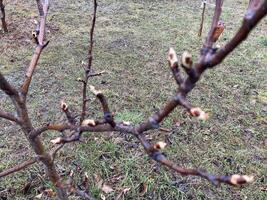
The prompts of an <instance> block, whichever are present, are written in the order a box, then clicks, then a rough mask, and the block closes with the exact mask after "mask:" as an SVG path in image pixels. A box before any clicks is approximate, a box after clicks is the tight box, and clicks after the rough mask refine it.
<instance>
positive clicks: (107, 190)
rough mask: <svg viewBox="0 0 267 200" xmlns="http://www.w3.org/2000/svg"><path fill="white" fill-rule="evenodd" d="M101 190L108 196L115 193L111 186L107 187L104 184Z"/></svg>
mask: <svg viewBox="0 0 267 200" xmlns="http://www.w3.org/2000/svg"><path fill="white" fill-rule="evenodd" d="M101 190H102V191H103V192H105V193H106V194H108V193H110V192H113V189H112V188H111V187H110V186H109V185H106V184H105V183H104V184H103V186H102V188H101Z"/></svg>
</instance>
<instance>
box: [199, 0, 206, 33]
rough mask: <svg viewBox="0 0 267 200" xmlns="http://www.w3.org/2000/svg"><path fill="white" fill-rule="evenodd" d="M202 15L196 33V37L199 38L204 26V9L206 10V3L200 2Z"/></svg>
mask: <svg viewBox="0 0 267 200" xmlns="http://www.w3.org/2000/svg"><path fill="white" fill-rule="evenodd" d="M202 6H203V8H202V15H201V23H200V28H199V32H198V36H199V37H201V35H202V30H203V24H204V18H205V9H206V1H202Z"/></svg>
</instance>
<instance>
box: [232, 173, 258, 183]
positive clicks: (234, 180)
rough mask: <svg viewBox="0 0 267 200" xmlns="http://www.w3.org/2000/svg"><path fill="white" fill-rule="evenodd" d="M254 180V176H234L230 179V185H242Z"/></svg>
mask: <svg viewBox="0 0 267 200" xmlns="http://www.w3.org/2000/svg"><path fill="white" fill-rule="evenodd" d="M253 180H254V176H247V175H243V176H241V175H238V174H234V175H232V176H231V178H230V183H231V184H233V185H242V184H245V183H251V182H253Z"/></svg>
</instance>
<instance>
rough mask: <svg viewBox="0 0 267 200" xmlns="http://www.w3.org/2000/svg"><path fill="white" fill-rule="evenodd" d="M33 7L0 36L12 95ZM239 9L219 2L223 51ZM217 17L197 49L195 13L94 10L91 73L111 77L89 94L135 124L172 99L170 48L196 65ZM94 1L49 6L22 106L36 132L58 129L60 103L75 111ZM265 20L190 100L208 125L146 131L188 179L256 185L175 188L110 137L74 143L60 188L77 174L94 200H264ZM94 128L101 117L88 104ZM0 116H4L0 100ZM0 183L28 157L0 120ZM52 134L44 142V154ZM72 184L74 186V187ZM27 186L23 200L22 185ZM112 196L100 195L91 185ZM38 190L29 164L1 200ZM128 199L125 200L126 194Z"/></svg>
mask: <svg viewBox="0 0 267 200" xmlns="http://www.w3.org/2000/svg"><path fill="white" fill-rule="evenodd" d="M34 3H35V2H34V1H32V2H30V3H29V2H20V1H15V0H9V1H8V4H7V6H6V12H7V23H8V27H9V30H10V32H9V33H8V34H0V47H1V48H0V55H1V59H0V70H1V72H2V73H4V74H5V75H6V77H7V78H8V79H9V80H10V81H12V82H13V84H15V85H17V86H19V85H20V84H21V82H22V80H23V77H24V71H25V69H26V67H27V66H28V64H29V61H30V59H31V56H32V53H33V50H34V44H33V42H32V40H31V31H32V30H33V28H34V26H33V23H32V21H33V19H35V18H37V9H36V7H35V4H34ZM246 7H247V3H246V2H245V1H242V0H238V1H234V0H225V1H224V8H223V14H222V20H223V21H224V22H225V25H226V30H225V32H224V33H223V35H222V37H221V38H220V39H219V44H220V45H223V44H225V43H226V42H227V41H228V40H229V39H230V38H231V37H232V36H233V34H234V33H235V32H236V30H237V29H238V27H239V26H240V23H241V20H242V16H243V14H244V10H245V9H246ZM212 8H213V7H212V6H210V5H209V6H208V8H207V12H206V15H205V17H206V20H205V23H204V32H203V37H202V38H199V37H198V35H197V34H198V29H199V24H200V17H201V8H200V3H199V1H197V0H193V1H186V0H183V1H173V0H172V1H171V0H169V1H151V0H149V1H142V0H135V1H130V0H125V1H119V0H105V1H103V0H101V1H99V10H98V14H97V25H96V32H95V49H94V63H93V70H94V71H96V72H98V71H102V70H105V71H106V72H107V73H106V74H104V75H102V76H100V77H94V78H92V79H91V80H90V84H92V85H95V86H96V87H97V88H98V89H101V90H103V91H104V93H105V94H106V95H107V97H108V100H109V103H110V107H111V109H112V111H114V112H115V118H116V119H118V120H125V121H132V122H133V123H136V124H137V123H139V122H141V121H142V120H144V119H146V118H147V117H149V116H150V115H151V113H153V112H154V111H156V110H157V109H158V108H160V107H161V106H162V105H163V104H164V102H165V101H166V100H167V99H168V98H170V97H171V96H172V95H173V94H174V92H175V90H176V85H175V82H174V80H173V78H172V77H171V72H170V70H169V68H168V65H167V62H166V55H167V52H168V48H169V47H171V46H172V47H174V48H175V49H176V51H177V53H178V54H179V55H180V54H181V53H182V52H183V51H184V50H188V51H190V52H191V53H192V54H193V57H194V59H195V60H197V56H198V54H199V50H200V47H201V45H202V42H203V40H204V38H205V37H204V35H206V33H207V31H208V28H209V24H210V21H211V16H212V13H213V9H212ZM91 12H92V3H91V1H80V0H79V1H74V0H70V1H67V2H66V1H65V0H58V1H51V6H50V11H49V17H48V21H47V26H48V28H47V31H48V33H47V39H48V40H50V43H49V45H48V47H47V48H46V49H45V50H44V52H43V54H42V56H41V60H40V62H39V65H38V69H37V70H36V73H35V76H34V79H33V82H32V85H31V88H30V96H29V99H28V107H29V110H30V116H31V117H32V119H33V122H34V126H36V127H38V126H40V125H42V124H45V123H47V122H53V121H59V120H62V119H63V118H62V113H61V112H60V108H59V107H60V101H61V100H62V99H64V100H65V101H66V102H68V104H69V106H70V108H71V109H72V110H76V111H77V113H78V110H79V109H80V107H81V103H80V102H81V85H80V84H79V83H78V82H77V81H76V79H77V78H79V77H81V76H82V75H83V69H82V62H86V61H87V51H88V50H87V49H88V35H89V33H88V32H89V25H90V21H91V17H90V14H91ZM266 63H267V19H264V20H263V21H261V23H260V24H259V26H258V27H257V28H256V29H255V30H254V31H253V32H252V34H251V35H250V36H249V37H248V39H247V41H246V42H244V43H243V44H242V45H241V46H240V47H238V48H237V49H236V51H235V52H233V53H232V54H231V55H230V56H229V57H227V59H226V60H225V61H224V62H223V63H222V64H220V65H219V66H217V67H216V68H215V69H213V70H209V71H208V72H207V73H205V75H204V76H203V77H202V79H201V81H200V82H199V83H198V85H197V87H196V88H195V89H194V91H193V92H192V93H191V94H190V96H189V99H190V101H191V103H193V104H194V105H197V106H200V107H202V108H203V109H204V110H205V111H208V112H209V113H210V115H211V118H210V120H209V121H207V122H205V123H203V122H199V121H198V120H196V119H192V118H191V117H190V116H189V115H188V114H187V113H186V112H185V111H184V110H183V109H182V108H177V109H176V110H175V111H174V112H173V113H172V114H171V115H170V116H169V117H168V118H167V119H166V120H165V121H164V123H163V124H162V125H161V127H163V128H166V129H168V131H167V132H166V131H151V132H150V137H151V140H153V141H160V140H164V141H166V142H167V143H168V146H167V148H166V149H165V150H164V151H165V153H166V155H168V158H169V159H171V160H173V161H175V162H176V163H179V164H180V165H181V166H184V167H195V168H203V169H207V170H208V171H210V172H212V173H215V174H222V175H223V174H236V173H238V174H253V175H254V176H255V181H254V182H253V183H252V184H249V185H246V186H243V187H238V188H236V187H231V186H226V185H222V186H220V187H215V186H213V185H212V184H211V183H209V182H207V181H206V180H203V179H200V178H196V177H183V176H180V175H179V174H175V173H173V172H171V171H169V170H168V169H166V168H165V167H161V166H159V165H157V164H156V163H155V162H153V161H151V160H150V159H149V158H148V156H147V155H146V154H145V153H144V151H143V148H142V147H141V146H140V145H139V144H138V142H137V141H136V139H135V138H132V137H130V136H125V135H123V134H117V133H106V134H100V133H98V134H89V133H88V134H85V135H84V137H83V138H82V142H80V143H75V144H71V145H68V146H66V148H64V149H63V150H62V151H61V152H60V153H59V156H58V160H57V168H58V170H59V171H60V172H61V174H62V176H65V177H66V175H67V173H68V172H69V169H73V168H75V165H79V167H80V168H81V171H82V173H84V172H87V173H88V175H89V179H90V181H89V182H90V191H91V193H92V194H93V196H94V197H96V198H97V199H100V197H101V196H102V198H103V195H104V196H105V197H106V199H116V197H119V196H120V198H122V199H267V175H266V171H267V157H266V156H267V148H266V145H267V137H266V132H267V115H266V113H267V111H266V110H267V108H266V106H267V93H266V91H267V66H266ZM90 98H91V101H89V108H90V112H89V113H90V116H91V117H97V116H100V115H101V112H100V106H99V104H98V102H97V101H96V100H95V99H94V98H93V96H92V95H91V96H90ZM0 107H1V108H4V109H5V110H12V109H13V107H12V106H11V103H10V102H9V99H8V98H7V97H6V96H5V95H4V94H3V93H2V92H0ZM0 129H1V130H0V160H1V163H0V171H2V170H4V169H6V168H8V167H10V166H12V165H14V164H16V163H20V162H22V161H24V160H27V159H29V158H30V157H31V156H33V153H32V151H31V149H30V148H29V147H28V144H27V141H26V139H25V138H24V136H23V134H22V133H21V131H20V129H19V127H17V126H16V125H14V124H13V123H10V122H7V121H5V120H2V119H0ZM56 134H57V133H54V132H48V133H46V134H44V135H43V138H44V140H45V141H46V143H47V145H48V146H49V147H51V144H49V140H51V139H52V138H54V137H55V135H56ZM77 177H78V175H77ZM29 182H32V186H31V187H30V188H29V189H27V187H25V185H27V183H29ZM101 182H102V183H105V184H106V185H108V186H110V187H111V188H112V189H113V191H112V192H110V193H108V194H106V193H104V192H103V191H102V190H101V188H99V186H98V185H99V183H101ZM42 188H52V186H51V184H50V183H49V181H47V179H46V178H45V177H44V175H43V169H42V166H39V165H37V164H35V165H33V166H32V167H30V168H28V169H27V170H24V171H22V172H19V173H16V174H14V175H11V176H8V177H5V178H4V179H0V199H20V200H23V199H32V198H33V197H34V196H35V195H36V194H38V193H39V191H40V190H41V189H42ZM125 189H129V191H128V192H125V194H123V195H122V191H123V190H125Z"/></svg>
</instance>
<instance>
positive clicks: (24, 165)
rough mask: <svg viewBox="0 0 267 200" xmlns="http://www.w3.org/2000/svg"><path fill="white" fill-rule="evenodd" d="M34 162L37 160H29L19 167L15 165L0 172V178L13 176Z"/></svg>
mask: <svg viewBox="0 0 267 200" xmlns="http://www.w3.org/2000/svg"><path fill="white" fill-rule="evenodd" d="M36 162H37V159H31V160H28V161H25V162H23V163H21V164H19V165H16V166H14V167H12V168H10V169H6V170H4V171H2V172H0V178H2V177H4V176H7V175H9V174H13V173H15V172H18V171H21V170H23V169H25V168H27V167H29V166H31V165H33V164H34V163H36Z"/></svg>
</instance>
